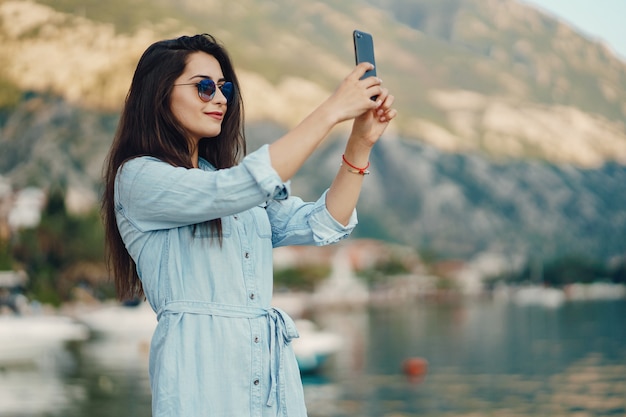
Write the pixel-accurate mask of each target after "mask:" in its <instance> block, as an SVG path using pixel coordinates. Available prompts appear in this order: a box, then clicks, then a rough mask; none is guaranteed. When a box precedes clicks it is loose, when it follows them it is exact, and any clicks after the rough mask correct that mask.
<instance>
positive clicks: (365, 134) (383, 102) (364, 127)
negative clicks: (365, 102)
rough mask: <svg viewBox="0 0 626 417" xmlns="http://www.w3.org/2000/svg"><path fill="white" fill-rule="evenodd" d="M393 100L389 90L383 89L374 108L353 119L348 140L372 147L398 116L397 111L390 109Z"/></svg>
mask: <svg viewBox="0 0 626 417" xmlns="http://www.w3.org/2000/svg"><path fill="white" fill-rule="evenodd" d="M394 100H395V98H394V96H392V95H391V94H389V90H388V89H386V88H383V89H382V93H381V94H380V95H379V96H378V97H377V98H376V108H375V109H374V110H369V111H366V112H365V113H363V114H362V115H360V116H359V117H357V118H355V119H354V123H353V125H352V134H351V135H350V139H351V140H357V141H359V142H360V144H361V145H366V146H370V147H371V146H374V144H375V143H376V142H377V141H378V139H379V138H380V136H381V135H382V134H383V132H384V131H385V129H386V128H387V126H388V125H389V122H390V121H391V120H393V119H394V118H395V117H396V116H397V114H398V112H397V110H396V109H394V108H392V105H393V102H394Z"/></svg>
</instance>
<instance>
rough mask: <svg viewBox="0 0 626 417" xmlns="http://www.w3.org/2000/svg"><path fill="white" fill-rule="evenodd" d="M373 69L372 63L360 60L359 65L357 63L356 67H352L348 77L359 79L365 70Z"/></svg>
mask: <svg viewBox="0 0 626 417" xmlns="http://www.w3.org/2000/svg"><path fill="white" fill-rule="evenodd" d="M373 69H374V65H373V64H370V63H369V62H361V63H360V64H359V65H357V66H356V67H354V69H353V70H352V72H351V73H350V75H349V76H348V77H351V78H355V79H357V80H359V79H361V77H363V76H364V75H365V73H366V72H367V71H370V70H373ZM368 78H370V77H368Z"/></svg>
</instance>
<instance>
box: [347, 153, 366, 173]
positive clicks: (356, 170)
mask: <svg viewBox="0 0 626 417" xmlns="http://www.w3.org/2000/svg"><path fill="white" fill-rule="evenodd" d="M341 159H343V162H344V163H345V164H346V165H348V166H349V167H350V168H351V169H350V168H348V171H349V172H352V173H353V174H359V175H368V174H369V173H370V172H369V171H368V170H367V168H369V167H370V163H369V161H368V162H367V165H365V167H364V168H359V167H357V166H354V165H352V164H351V163H350V162H348V160H347V159H346V156H345V155H341Z"/></svg>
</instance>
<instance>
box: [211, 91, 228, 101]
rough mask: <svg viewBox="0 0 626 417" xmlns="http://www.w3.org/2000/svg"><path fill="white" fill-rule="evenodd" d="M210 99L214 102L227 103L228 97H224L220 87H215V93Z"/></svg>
mask: <svg viewBox="0 0 626 417" xmlns="http://www.w3.org/2000/svg"><path fill="white" fill-rule="evenodd" d="M211 101H213V102H214V103H216V104H228V99H227V98H226V96H225V95H224V93H222V89H221V88H216V89H215V95H214V96H213V100H211Z"/></svg>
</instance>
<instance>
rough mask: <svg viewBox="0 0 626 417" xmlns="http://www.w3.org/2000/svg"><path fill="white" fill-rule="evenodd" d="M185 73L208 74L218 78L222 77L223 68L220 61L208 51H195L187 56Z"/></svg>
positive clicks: (192, 74) (191, 74)
mask: <svg viewBox="0 0 626 417" xmlns="http://www.w3.org/2000/svg"><path fill="white" fill-rule="evenodd" d="M183 74H184V75H188V76H194V75H207V76H210V77H211V78H213V79H215V80H217V79H219V78H222V77H223V76H224V75H223V74H222V68H221V66H220V63H219V61H218V60H217V59H216V58H215V57H214V56H213V55H209V54H207V53H206V52H194V53H192V54H189V56H188V57H187V64H186V66H185V71H184V73H183Z"/></svg>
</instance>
